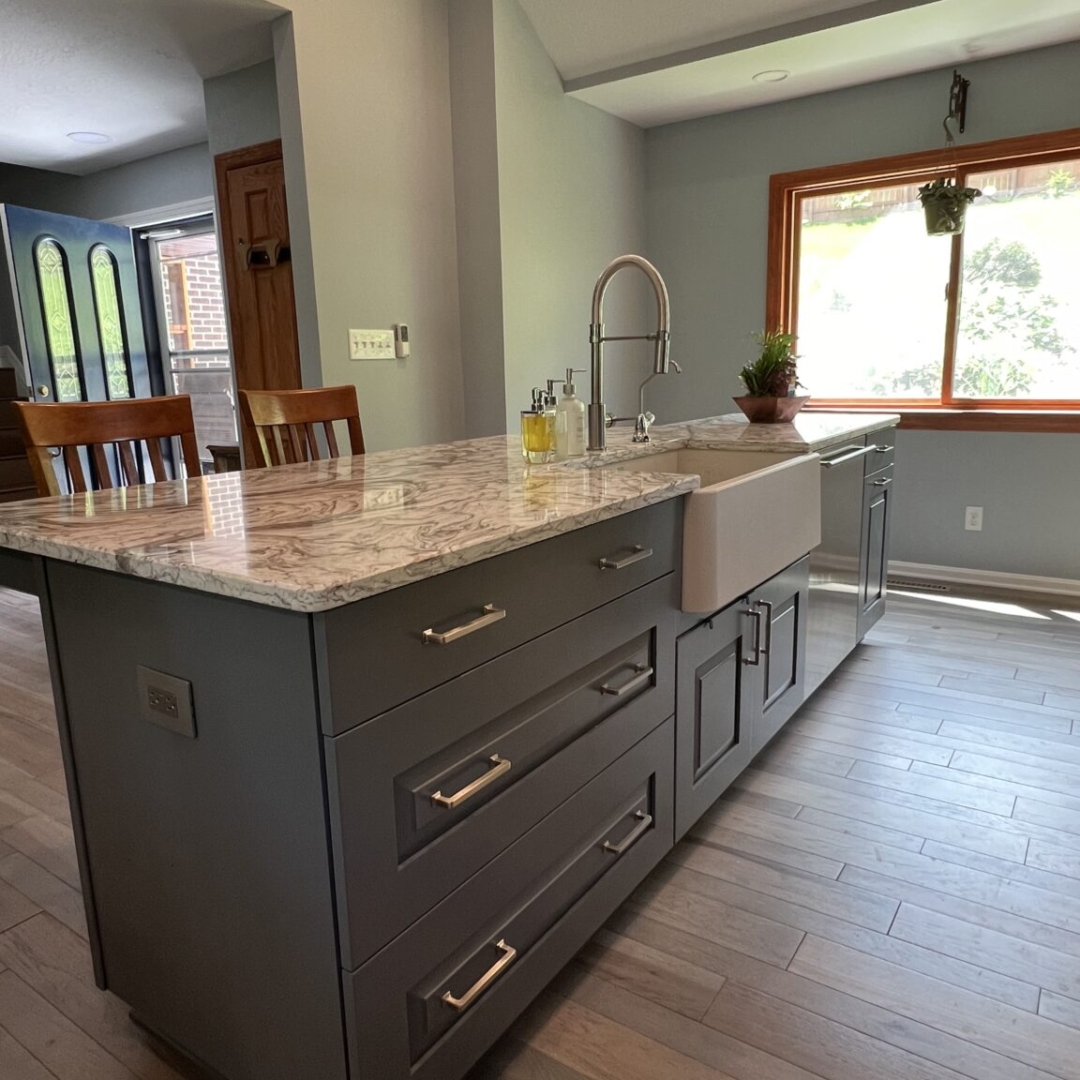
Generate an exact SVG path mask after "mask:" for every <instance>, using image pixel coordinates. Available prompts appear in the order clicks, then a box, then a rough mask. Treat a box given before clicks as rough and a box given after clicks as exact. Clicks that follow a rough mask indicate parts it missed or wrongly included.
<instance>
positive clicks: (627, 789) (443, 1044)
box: [344, 720, 673, 1080]
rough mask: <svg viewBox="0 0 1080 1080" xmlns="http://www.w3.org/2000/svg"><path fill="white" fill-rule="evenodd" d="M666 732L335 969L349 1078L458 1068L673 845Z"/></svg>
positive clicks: (438, 1077)
mask: <svg viewBox="0 0 1080 1080" xmlns="http://www.w3.org/2000/svg"><path fill="white" fill-rule="evenodd" d="M672 728H673V722H672V721H671V720H668V721H667V722H665V723H664V724H663V725H662V726H661V727H659V728H657V729H656V730H655V731H654V732H653V733H652V734H651V735H649V736H647V737H646V738H645V739H643V740H642V741H641V742H639V743H638V744H637V745H636V746H635V747H633V749H631V750H630V751H628V752H627V753H626V754H624V755H623V756H622V757H621V758H619V759H618V761H616V762H615V763H614V764H612V765H611V766H610V767H609V768H608V769H606V770H605V771H604V772H603V773H601V774H600V775H599V776H597V777H596V778H595V779H594V780H593V781H592V782H591V783H589V784H588V785H587V786H586V787H584V788H582V789H581V791H579V792H578V793H577V794H576V795H575V796H574V797H573V798H571V799H570V800H568V801H567V802H565V803H563V805H562V806H561V807H559V809H558V810H556V811H555V812H554V813H552V814H550V815H549V816H548V817H547V818H545V819H544V820H543V821H542V822H541V823H540V824H538V825H537V826H536V827H535V829H534V830H533V832H534V833H536V834H537V838H536V840H535V841H534V840H533V838H532V834H529V836H527V837H524V838H522V840H520V841H518V843H517V844H515V845H514V846H513V847H511V848H509V849H508V850H507V851H505V852H504V853H503V854H502V855H501V856H500V857H499V858H497V859H496V860H494V861H493V862H492V863H490V864H489V865H488V866H487V867H485V869H484V870H483V871H481V872H480V873H479V874H477V875H476V876H475V877H474V878H473V879H472V880H470V881H469V882H468V883H467V884H466V885H463V886H462V887H461V888H460V889H458V890H457V891H456V892H455V893H453V894H451V895H450V896H449V897H447V898H446V900H444V901H443V902H442V903H441V904H440V905H439V906H438V907H437V908H435V909H434V910H433V911H432V912H430V913H429V914H428V915H427V916H426V917H425V918H424V919H422V920H421V921H420V922H419V923H417V924H416V925H415V926H414V927H413V928H412V929H410V930H409V931H408V932H407V933H406V934H404V935H402V936H401V937H400V938H398V940H396V941H395V942H393V944H391V945H389V946H388V947H387V948H385V949H384V950H383V951H382V952H380V953H379V954H378V955H376V956H375V957H373V958H372V959H371V960H369V961H368V963H367V964H365V965H364V967H362V968H361V969H360V970H359V971H356V972H354V973H352V974H348V973H346V974H345V975H344V983H345V1012H346V1022H347V1024H348V1026H349V1052H350V1059H351V1075H352V1076H354V1077H356V1078H358V1080H369V1078H370V1080H376V1078H377V1080H442V1078H446V1077H457V1076H462V1075H463V1074H464V1073H465V1071H466V1070H467V1069H468V1068H469V1066H470V1065H472V1063H473V1062H474V1061H475V1060H476V1059H477V1058H478V1057H479V1056H480V1055H481V1054H482V1053H483V1052H484V1051H485V1050H486V1049H487V1048H488V1047H489V1046H490V1045H491V1044H492V1043H493V1042H494V1041H495V1039H497V1038H498V1037H499V1035H500V1034H501V1033H502V1032H503V1031H504V1030H505V1029H506V1027H507V1026H508V1025H509V1024H510V1023H511V1022H512V1021H513V1020H514V1018H515V1017H516V1016H517V1015H518V1014H519V1013H520V1012H521V1010H522V1009H524V1007H525V1006H526V1005H527V1004H528V1003H529V1002H530V1001H531V1000H532V998H533V997H535V996H536V994H537V993H539V991H540V990H542V989H543V987H544V986H545V985H546V984H547V983H548V982H549V981H550V979H551V978H552V977H553V976H554V975H555V974H556V973H557V972H558V971H559V969H560V968H561V967H562V966H563V965H564V964H565V963H566V962H567V961H568V960H570V958H571V957H572V956H573V955H574V953H576V952H577V950H578V949H580V948H581V946H582V945H584V944H585V942H586V941H587V940H588V939H589V937H590V936H591V934H592V933H593V932H594V931H595V930H596V929H597V928H598V927H599V926H600V925H601V924H602V923H603V921H604V919H606V918H607V917H608V916H609V915H610V914H611V912H612V911H613V910H614V909H615V907H617V906H618V904H619V903H620V902H621V901H622V900H623V899H624V898H625V897H626V896H627V894H628V893H629V892H630V891H631V889H633V887H634V886H635V885H636V884H637V883H638V882H639V881H640V880H641V879H642V878H643V877H644V876H645V875H646V874H647V873H648V871H649V870H650V869H651V868H652V867H653V866H654V865H655V864H656V863H657V862H658V861H659V859H660V858H661V857H662V856H663V855H664V853H665V852H666V851H667V850H668V849H669V848H670V847H671V843H672V779H671V777H672V753H673V744H672ZM541 852H542V853H543V854H540V853H541ZM504 882H516V883H517V887H516V888H515V889H514V890H513V892H512V894H511V896H510V897H509V898H507V897H506V896H505V895H504V891H505V890H504V889H503V888H502V883H504Z"/></svg>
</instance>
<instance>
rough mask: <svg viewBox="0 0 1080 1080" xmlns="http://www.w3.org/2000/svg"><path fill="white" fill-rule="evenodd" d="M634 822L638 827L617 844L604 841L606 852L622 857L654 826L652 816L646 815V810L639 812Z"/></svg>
mask: <svg viewBox="0 0 1080 1080" xmlns="http://www.w3.org/2000/svg"><path fill="white" fill-rule="evenodd" d="M634 820H635V821H636V822H637V825H635V826H634V827H633V828H632V829H631V830H630V832H629V833H627V835H626V836H625V837H624V838H623V839H622V840H620V841H619V842H618V843H617V844H613V843H612V842H611V841H610V840H605V841H604V850H605V851H607V852H609V853H610V854H612V855H622V854H623V853H624V852H626V851H629V850H630V848H632V847H633V846H634V845H635V844H636V843H637V842H638V840H640V839H641V838H642V837H643V836H644V835H645V833H647V832H648V831H649V827H650V826H651V825H652V814H646V813H645V811H644V810H639V811H638V812H637V813H636V814H635V815H634Z"/></svg>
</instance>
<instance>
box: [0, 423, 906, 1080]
mask: <svg viewBox="0 0 1080 1080" xmlns="http://www.w3.org/2000/svg"><path fill="white" fill-rule="evenodd" d="M891 422H895V420H894V418H888V417H886V418H882V417H877V416H875V417H857V416H844V417H841V416H833V417H825V416H818V417H806V418H805V421H803V420H801V421H800V423H799V424H796V425H784V426H782V427H776V428H772V429H769V430H768V431H762V432H761V433H760V434H759V433H758V431H757V429H751V428H749V427H748V426H747V425H745V424H744V423H741V422H738V421H732V420H730V419H728V418H717V419H715V420H709V421H700V422H695V423H692V424H684V425H670V426H668V427H666V428H660V427H656V428H654V429H653V435H654V441H653V443H652V444H651V445H650V446H646V447H642V446H640V445H633V444H630V443H629V440H628V437H624V436H623V435H622V433H620V434H619V436H617V437H614V438H612V445H611V449H609V451H607V452H606V453H605V454H604V455H603V460H602V462H600V461H596V460H592V459H590V460H587V461H585V462H581V463H565V464H561V465H560V464H557V465H552V466H542V467H536V466H533V467H527V466H525V465H524V463H523V462H522V461H521V459H520V456H519V454H518V451H517V447H516V445H515V440H511V439H503V438H495V439H483V440H473V441H469V442H465V443H456V444H450V445H447V446H440V447H427V448H420V449H416V450H406V451H395V452H389V453H383V454H371V455H368V456H366V457H363V458H345V459H340V460H337V461H331V462H321V463H313V464H310V465H297V466H288V467H285V468H282V469H276V470H267V471H259V472H252V473H242V474H227V475H224V476H220V477H208V478H205V479H201V480H194V481H189V482H186V483H182V482H177V483H165V484H159V485H156V486H154V487H152V488H151V487H147V488H135V489H129V490H126V491H124V490H120V491H112V492H103V493H99V494H96V495H87V496H78V497H69V498H61V499H52V500H38V501H34V502H28V503H22V504H15V505H12V506H10V507H7V508H5V509H4V510H3V511H0V580H7V581H10V582H11V583H13V584H17V583H19V582H23V583H26V582H28V581H32V583H33V584H34V586H35V590H36V591H38V592H39V595H40V596H41V598H42V610H43V613H44V616H45V621H46V632H47V638H48V641H49V646H50V663H51V668H52V672H53V679H54V688H55V692H56V699H57V711H58V717H59V721H60V726H61V736H62V741H63V744H64V749H65V766H66V770H67V774H68V783H69V792H70V795H71V800H72V807H73V818H74V822H75V828H76V837H77V842H78V847H79V855H80V868H81V871H82V876H83V885H84V895H85V899H86V904H87V911H88V916H89V924H90V932H91V939H92V947H93V950H94V956H95V964H96V974H97V978H98V981H99V984H100V985H101V986H102V987H105V986H107V987H108V988H109V989H111V990H113V991H114V992H115V993H117V994H118V995H119V996H120V997H121V998H123V999H124V1000H125V1001H127V1002H128V1003H129V1005H130V1006H131V1007H132V1009H133V1012H134V1014H135V1015H136V1016H137V1017H138V1018H139V1019H140V1020H141V1021H142V1022H143V1023H144V1024H145V1025H146V1026H147V1027H149V1028H150V1029H151V1030H153V1031H155V1032H156V1033H157V1034H158V1035H159V1036H161V1037H162V1038H164V1039H166V1040H167V1041H169V1042H171V1043H173V1044H174V1045H175V1046H176V1047H177V1048H179V1049H180V1050H182V1051H183V1052H185V1053H187V1054H188V1055H189V1056H191V1057H193V1058H195V1059H196V1060H198V1061H200V1062H201V1063H202V1064H204V1065H205V1066H208V1067H210V1068H211V1069H212V1070H213V1071H214V1072H216V1073H217V1074H219V1075H221V1076H223V1077H225V1078H227V1080H255V1078H259V1080H279V1078H280V1080H286V1078H288V1080H308V1078H310V1080H324V1078H331V1080H332V1078H339V1077H340V1078H345V1077H350V1076H351V1077H353V1078H354V1080H356V1078H362V1080H367V1078H378V1080H384V1078H386V1080H391V1078H394V1080H396V1078H399V1077H400V1078H404V1077H411V1076H417V1077H427V1078H450V1077H457V1076H460V1075H462V1074H463V1073H464V1072H465V1071H466V1070H467V1069H468V1067H469V1065H470V1064H471V1063H472V1062H473V1061H474V1060H475V1059H476V1057H477V1056H478V1055H479V1054H480V1053H482V1052H483V1050H484V1049H485V1048H486V1047H487V1046H489V1045H490V1044H491V1042H493V1041H494V1039H495V1038H497V1037H498V1035H499V1033H500V1032H501V1031H502V1030H504V1029H505V1027H506V1026H507V1025H508V1024H509V1023H510V1022H511V1021H512V1019H513V1018H514V1016H516V1015H517V1014H518V1013H519V1012H520V1011H521V1009H522V1008H524V1006H525V1005H526V1004H527V1003H528V1001H530V1000H531V999H532V998H533V997H534V996H535V995H536V993H538V992H539V990H540V989H541V988H542V987H543V986H544V985H545V984H546V983H547V982H548V981H549V980H550V978H551V977H552V976H553V975H554V974H555V972H557V971H558V970H559V968H560V967H561V966H562V965H563V964H565V963H566V961H567V960H568V959H569V958H570V957H571V956H572V955H573V954H574V952H576V951H577V949H579V948H580V947H581V945H582V944H583V943H584V942H585V941H586V940H587V939H588V937H589V936H590V935H591V933H592V932H593V931H594V930H595V929H596V928H597V927H598V926H599V925H600V924H601V923H602V922H603V921H604V919H605V918H607V916H608V915H609V914H610V913H611V911H612V910H614V908H615V907H616V906H617V905H618V904H619V903H620V902H621V901H622V900H623V899H624V898H625V896H626V895H627V894H628V893H629V892H630V890H631V889H632V888H633V887H634V885H636V884H637V882H638V881H640V880H641V878H642V877H644V875H645V874H647V873H648V871H649V870H650V869H651V868H652V867H653V866H654V865H655V864H656V862H658V861H659V859H660V858H662V856H663V855H664V854H665V853H666V851H667V850H669V849H670V847H671V845H672V843H673V842H674V839H675V836H676V834H677V833H681V832H682V831H684V828H683V827H682V825H680V824H679V823H678V822H677V813H678V811H677V806H678V803H679V800H680V798H684V797H685V804H686V806H687V807H688V809H687V810H686V811H684V812H683V815H682V816H683V818H684V819H687V820H688V818H687V815H692V814H693V813H695V812H700V809H703V808H704V807H703V806H702V800H703V799H704V798H705V797H706V796H711V795H712V791H713V790H714V789H715V786H716V783H717V782H718V778H719V777H720V774H719V773H718V772H716V771H715V770H713V769H712V766H713V765H714V764H715V763H716V762H717V761H718V760H720V758H721V757H722V758H723V759H724V762H725V770H726V773H730V772H731V770H732V768H734V767H735V766H736V765H741V766H742V767H744V766H745V763H746V762H747V761H749V756H750V754H751V753H752V752H754V750H756V749H757V748H758V747H757V746H755V745H754V743H753V740H752V738H751V729H752V728H753V726H754V718H753V717H752V716H751V715H750V714H749V713H747V714H746V716H745V717H744V718H743V719H744V720H745V726H746V731H745V732H739V733H737V734H738V737H737V739H736V741H737V743H738V749H739V753H738V754H735V755H732V753H731V749H732V748H731V746H729V745H726V744H723V745H722V742H721V741H717V739H718V738H719V734H720V733H719V732H712V733H711V734H708V733H707V738H706V741H705V742H702V739H701V737H700V734H699V735H698V736H696V737H695V738H696V742H695V740H694V739H690V740H689V741H687V737H686V736H687V733H688V732H691V728H693V727H696V728H697V729H698V730H699V732H700V724H696V725H695V724H694V723H692V722H691V720H689V719H688V720H686V721H685V722H683V723H682V724H681V726H680V721H681V719H682V718H681V716H680V715H677V706H676V684H677V683H678V686H679V693H680V694H683V693H684V692H683V679H684V672H683V666H685V665H682V666H680V665H681V659H679V658H678V657H677V645H676V639H677V637H678V635H679V634H680V633H685V637H684V638H683V639H682V640H683V641H691V642H693V643H694V644H693V648H692V649H688V651H687V656H690V655H691V653H692V652H695V651H696V652H697V653H701V656H702V657H704V660H703V661H702V660H701V658H700V657H699V660H698V661H697V662H695V664H694V665H693V666H692V669H690V668H688V669H687V670H688V671H689V675H687V676H686V677H687V678H690V680H691V681H690V682H689V683H688V686H690V687H692V686H693V680H694V679H696V680H697V681H698V683H699V684H701V685H705V686H706V687H707V688H708V690H709V693H710V694H711V695H713V696H714V697H713V700H716V701H719V700H721V699H722V697H723V695H724V693H725V692H726V690H725V683H726V681H729V679H730V678H735V679H736V680H742V679H744V678H745V679H747V680H749V681H748V682H746V684H745V686H743V690H750V689H753V690H755V691H756V692H760V693H761V694H762V695H763V699H762V704H763V715H764V708H765V706H767V705H770V704H772V703H773V702H776V701H780V700H781V699H782V700H783V709H782V710H774V712H773V717H774V718H775V717H776V716H779V715H781V712H782V713H783V714H784V715H790V711H792V710H793V709H794V708H795V707H797V704H798V703H800V702H801V695H802V690H801V686H798V685H794V683H792V681H791V680H789V681H788V682H787V683H785V685H784V686H783V689H782V692H780V694H779V696H777V694H776V693H773V691H776V690H777V689H778V688H777V687H772V688H771V689H770V685H769V680H768V678H766V679H765V680H764V683H762V682H761V680H760V679H758V676H757V674H756V672H757V671H758V670H759V669H758V668H757V667H755V666H754V662H755V659H756V661H757V663H758V664H760V662H761V655H760V654H761V652H762V641H763V639H762V636H761V633H760V632H759V633H758V634H756V635H755V634H754V633H753V631H752V630H748V629H747V627H748V626H753V624H754V623H755V622H756V624H757V628H758V630H759V631H760V628H761V619H760V618H758V619H757V620H754V619H748V618H744V617H743V616H742V615H741V614H740V612H739V611H736V612H735V613H734V614H733V615H732V616H731V618H730V619H729V618H728V616H727V615H725V614H724V613H717V620H715V621H714V620H712V619H707V620H703V619H702V618H701V616H700V615H687V614H685V613H683V612H682V611H680V599H679V598H680V592H679V577H680V565H681V564H680V551H681V528H682V506H681V503H682V501H683V499H684V497H685V496H687V495H688V494H689V493H690V492H692V491H694V490H695V489H696V488H697V487H698V481H697V478H696V477H688V476H685V475H672V474H659V473H651V472H643V471H627V470H623V469H620V468H618V467H612V465H617V464H618V462H619V461H621V460H623V459H630V458H633V457H635V456H640V455H641V454H642V453H649V454H652V453H656V454H660V453H664V452H667V451H670V450H672V449H677V448H679V447H688V446H696V447H701V448H717V447H721V448H723V447H726V448H729V449H730V448H737V449H740V450H753V451H760V452H763V453H768V452H770V451H771V452H774V453H790V454H798V453H812V452H814V451H816V450H819V449H825V448H827V447H830V446H834V447H835V446H836V445H837V444H839V443H843V442H847V441H850V440H852V439H856V438H862V437H864V436H865V435H866V434H867V433H868V432H873V431H876V430H878V429H880V428H882V427H884V426H888V425H889V424H890V423H891ZM785 573H786V574H788V576H789V578H790V575H791V571H790V569H789V570H786V571H785ZM785 580H787V579H785ZM762 585H763V587H764V586H765V585H766V583H762ZM794 588H795V592H796V594H798V592H799V589H800V586H799V585H797V584H796V585H795V586H794ZM770 595H772V594H770V593H767V592H762V593H761V597H762V598H764V599H760V598H759V602H760V603H761V604H765V605H768V604H773V601H772V600H769V599H768V596H770ZM754 603H755V598H754V597H753V596H750V595H748V596H747V598H746V600H745V602H744V603H740V604H739V605H736V607H737V608H739V609H740V611H741V609H742V608H744V607H747V605H750V607H749V608H747V610H762V611H763V610H765V608H764V607H762V608H760V609H755V608H754V607H753V604H754ZM791 610H795V608H784V607H783V605H782V604H774V606H773V607H772V608H769V611H770V620H769V621H768V623H767V626H766V632H767V634H768V639H769V641H770V643H772V644H773V652H774V654H776V655H783V653H784V650H785V648H790V656H791V658H792V662H791V663H790V664H789V665H788V670H789V674H792V675H793V677H797V667H798V663H797V660H798V657H799V656H801V652H802V649H801V646H798V645H797V642H798V640H799V639H798V636H797V635H796V636H795V637H790V635H789V636H788V637H785V636H784V635H785V632H786V630H785V624H784V622H783V621H782V619H781V616H782V615H783V613H785V612H787V611H791ZM774 613H775V614H776V615H777V619H776V622H775V638H774V636H773V634H774V624H773V621H772V619H771V616H772V614H774ZM733 620H734V621H733ZM732 621H733V623H732V624H733V625H734V624H735V623H737V624H738V626H737V628H736V631H735V633H734V635H733V637H732V640H731V642H730V643H726V644H725V648H723V649H720V650H713V651H712V652H710V651H709V649H710V648H711V644H710V643H706V645H707V646H708V647H706V648H705V649H704V650H702V647H701V643H702V638H701V636H698V637H697V638H694V636H693V635H694V634H695V633H696V632H697V630H698V629H701V628H707V630H708V633H709V634H716V633H717V632H718V631H717V629H716V628H717V626H720V627H724V626H726V625H727V623H728V622H732ZM789 622H790V621H789ZM802 632H803V635H804V638H803V640H805V627H803V631H802ZM789 637H790V641H789ZM755 639H756V640H755ZM785 642H787V643H788V644H787V645H785ZM728 644H730V647H728ZM755 653H756V654H757V655H756V656H755ZM717 657H718V658H719V659H716V660H715V662H714V658H717ZM765 666H768V665H765ZM705 669H707V670H705ZM755 680H757V681H755ZM729 689H730V688H729ZM684 696H685V695H684ZM695 696H696V697H697V698H698V699H700V698H701V695H700V694H696V695H695ZM736 697H738V698H740V700H743V701H744V702H745V701H748V700H749V698H750V694H749V693H738V694H736ZM698 719H700V717H699V718H698ZM774 722H775V719H774ZM761 740H762V736H761V730H759V731H758V742H759V743H760V742H761ZM728 742H729V743H730V739H729V740H728ZM684 744H685V745H684ZM684 751H685V752H684ZM687 754H689V756H688V757H687ZM684 760H685V763H686V767H687V768H688V769H689V772H687V769H686V768H684V767H683V766H682V765H679V767H677V764H676V763H677V761H679V762H683V761H684ZM706 771H708V772H709V777H708V783H703V779H704V775H705V772H706ZM726 773H725V775H726ZM732 775H733V774H732ZM684 781H685V783H684ZM687 784H688V785H689V787H688V788H687V790H686V791H685V792H683V791H682V788H683V787H684V786H685V785H687ZM713 797H714V796H713ZM705 805H707V803H706V804H705Z"/></svg>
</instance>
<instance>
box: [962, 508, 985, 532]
mask: <svg viewBox="0 0 1080 1080" xmlns="http://www.w3.org/2000/svg"><path fill="white" fill-rule="evenodd" d="M982 519H983V508H982V507H981V506H969V507H967V508H966V509H965V510H964V528H965V529H967V531H968V532H982Z"/></svg>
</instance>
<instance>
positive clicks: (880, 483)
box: [874, 476, 892, 487]
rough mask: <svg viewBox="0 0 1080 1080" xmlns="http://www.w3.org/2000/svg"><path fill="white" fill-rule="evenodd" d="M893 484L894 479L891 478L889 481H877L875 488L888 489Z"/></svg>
mask: <svg viewBox="0 0 1080 1080" xmlns="http://www.w3.org/2000/svg"><path fill="white" fill-rule="evenodd" d="M891 483H892V477H891V476H890V477H889V478H888V479H887V480H875V481H874V487H888V486H889V485H890V484H891Z"/></svg>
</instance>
